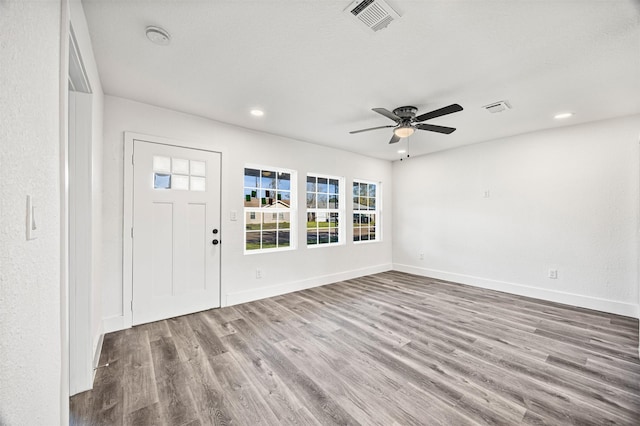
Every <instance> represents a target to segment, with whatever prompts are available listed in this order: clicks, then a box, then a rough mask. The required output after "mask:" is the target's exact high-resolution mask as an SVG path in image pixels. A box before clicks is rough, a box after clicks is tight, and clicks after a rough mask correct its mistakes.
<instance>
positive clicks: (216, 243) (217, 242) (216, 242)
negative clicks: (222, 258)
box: [211, 240, 220, 246]
mask: <svg viewBox="0 0 640 426" xmlns="http://www.w3.org/2000/svg"><path fill="white" fill-rule="evenodd" d="M219 243H220V241H218V240H213V241H211V244H213V245H214V246H215V245H218V244H219Z"/></svg>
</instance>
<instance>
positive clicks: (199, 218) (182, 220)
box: [132, 140, 220, 325]
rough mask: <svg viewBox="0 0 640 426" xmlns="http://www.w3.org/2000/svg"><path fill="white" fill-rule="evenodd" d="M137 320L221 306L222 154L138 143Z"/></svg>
mask: <svg viewBox="0 0 640 426" xmlns="http://www.w3.org/2000/svg"><path fill="white" fill-rule="evenodd" d="M133 159H134V161H133V163H134V165H133V182H134V183H133V231H132V232H133V306H132V311H133V324H134V325H136V324H142V323H146V322H151V321H157V320H161V319H165V318H170V317H175V316H179V315H184V314H188V313H192V312H197V311H202V310H205V309H210V308H217V307H220V245H219V240H220V231H219V230H220V154H219V153H216V152H210V151H203V150H199V149H191V148H183V147H177V146H171V145H163V144H158V143H152V142H145V141H141V140H134V144H133Z"/></svg>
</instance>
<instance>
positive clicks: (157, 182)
mask: <svg viewBox="0 0 640 426" xmlns="http://www.w3.org/2000/svg"><path fill="white" fill-rule="evenodd" d="M153 188H154V189H170V188H171V175H167V174H163V173H154V174H153Z"/></svg>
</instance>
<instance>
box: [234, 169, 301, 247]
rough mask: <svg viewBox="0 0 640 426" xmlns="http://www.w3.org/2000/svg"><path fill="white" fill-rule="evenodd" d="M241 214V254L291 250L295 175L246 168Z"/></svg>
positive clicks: (293, 230) (293, 173) (282, 170)
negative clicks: (242, 244)
mask: <svg viewBox="0 0 640 426" xmlns="http://www.w3.org/2000/svg"><path fill="white" fill-rule="evenodd" d="M292 194H294V195H293V196H292ZM244 211H245V215H244V216H245V253H259V252H261V251H264V250H277V249H292V248H295V238H294V234H295V228H294V226H292V220H293V221H295V217H296V212H295V171H291V170H284V169H276V168H271V167H246V168H245V169H244Z"/></svg>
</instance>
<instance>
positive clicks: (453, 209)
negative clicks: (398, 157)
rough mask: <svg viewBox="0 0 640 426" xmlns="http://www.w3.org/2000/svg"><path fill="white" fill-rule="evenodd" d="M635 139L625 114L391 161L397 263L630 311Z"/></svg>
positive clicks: (633, 300)
mask: <svg viewBox="0 0 640 426" xmlns="http://www.w3.org/2000/svg"><path fill="white" fill-rule="evenodd" d="M639 136H640V116H632V117H624V118H619V119H615V120H607V121H601V122H596V123H590V124H586V125H579V126H571V127H565V128H562V129H556V130H549V131H542V132H535V133H530V134H525V135H520V136H514V137H510V138H505V139H501V140H496V141H492V142H486V143H481V144H476V145H471V146H468V147H464V148H459V149H453V150H449V151H444V152H440V153H435V154H431V155H427V156H424V157H419V158H414V159H410V160H409V161H403V162H395V163H394V176H393V181H394V218H395V220H394V248H393V257H394V267H396V268H399V269H402V270H406V271H410V272H415V273H419V274H424V275H427V276H433V277H439V278H444V279H450V280H452V281H458V282H463V283H468V284H474V285H479V286H482V287H488V288H495V289H498V290H504V291H510V292H514V293H518V294H525V295H529V296H533V297H540V298H545V299H551V300H556V301H559V302H563V303H571V304H575V305H579V306H585V307H590V308H594V309H600V310H605V311H611V312H618V313H622V314H626V315H631V316H635V315H637V308H638V247H637V244H638V242H637V241H638V236H637V232H638V217H639V204H640V201H639V195H638V194H639V188H638V185H639V179H640V178H639V168H640V164H639V161H638V160H639V156H640V150H639V148H638V138H639ZM487 190H488V191H490V196H489V198H485V197H484V192H485V191H487ZM419 253H423V254H424V259H423V260H420V259H419ZM549 269H557V270H558V278H557V279H549V278H548V276H547V275H548V270H549Z"/></svg>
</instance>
